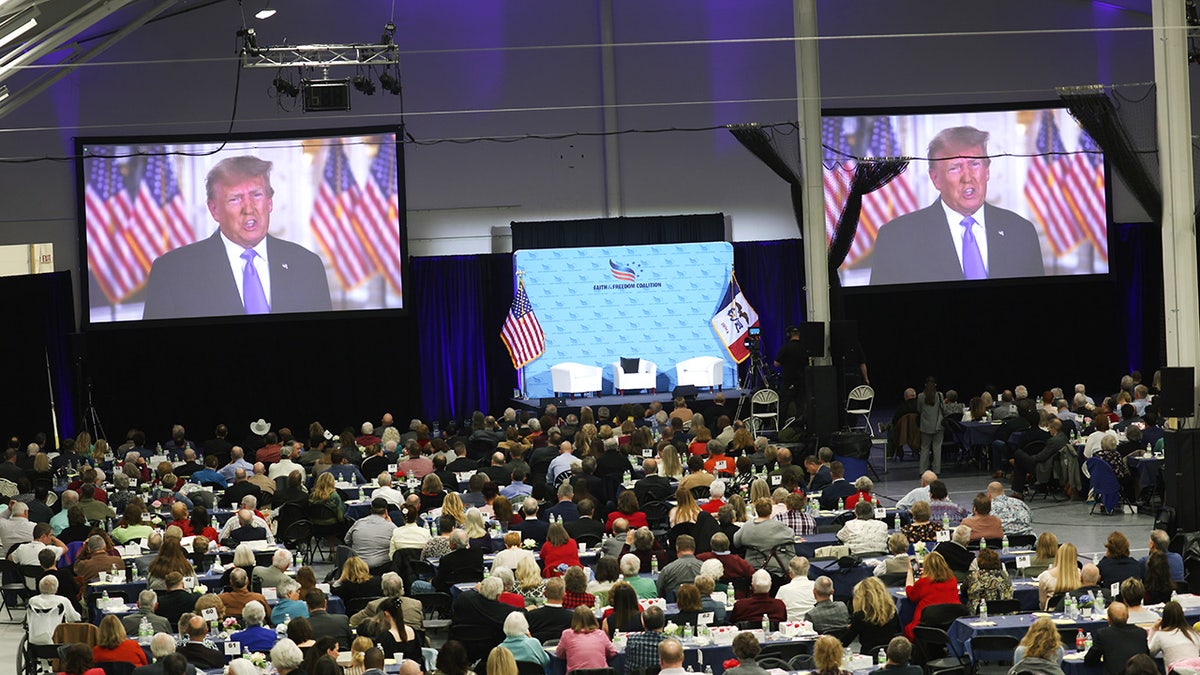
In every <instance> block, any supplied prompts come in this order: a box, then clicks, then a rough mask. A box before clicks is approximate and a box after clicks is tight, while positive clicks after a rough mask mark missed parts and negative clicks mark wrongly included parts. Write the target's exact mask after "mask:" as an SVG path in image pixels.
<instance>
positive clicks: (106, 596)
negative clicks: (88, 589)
mask: <svg viewBox="0 0 1200 675" xmlns="http://www.w3.org/2000/svg"><path fill="white" fill-rule="evenodd" d="M103 599H104V604H105V605H107V604H108V589H107V588H106V589H104V596H103Z"/></svg>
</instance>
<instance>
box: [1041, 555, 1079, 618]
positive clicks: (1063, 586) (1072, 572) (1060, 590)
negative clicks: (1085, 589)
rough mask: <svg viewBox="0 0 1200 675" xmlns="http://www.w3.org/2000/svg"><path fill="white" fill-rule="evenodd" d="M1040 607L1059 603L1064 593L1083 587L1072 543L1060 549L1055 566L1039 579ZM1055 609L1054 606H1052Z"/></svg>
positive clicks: (1043, 573)
mask: <svg viewBox="0 0 1200 675" xmlns="http://www.w3.org/2000/svg"><path fill="white" fill-rule="evenodd" d="M1037 584H1038V606H1040V607H1043V608H1044V607H1046V606H1047V604H1048V603H1049V601H1050V600H1052V599H1053V600H1054V601H1055V602H1057V600H1058V598H1057V597H1055V596H1061V595H1063V594H1064V593H1069V592H1071V591H1073V590H1075V589H1077V588H1079V587H1080V586H1081V585H1082V582H1081V581H1080V578H1079V562H1078V560H1077V553H1076V550H1075V545H1074V544H1071V543H1070V542H1068V543H1066V544H1063V545H1062V546H1060V547H1059V548H1058V553H1057V554H1056V555H1055V558H1054V566H1053V567H1050V568H1048V569H1047V570H1046V571H1045V572H1042V573H1041V574H1039V575H1038V577H1037ZM1050 606H1052V607H1053V605H1050Z"/></svg>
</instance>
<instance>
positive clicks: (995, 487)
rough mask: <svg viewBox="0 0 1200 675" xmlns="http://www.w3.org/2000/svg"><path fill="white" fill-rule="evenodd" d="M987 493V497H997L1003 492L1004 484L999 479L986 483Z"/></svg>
mask: <svg viewBox="0 0 1200 675" xmlns="http://www.w3.org/2000/svg"><path fill="white" fill-rule="evenodd" d="M987 493H988V496H989V497H999V496H1000V495H1002V494H1004V485H1003V484H1002V483H1000V481H992V482H990V483H988V486H987Z"/></svg>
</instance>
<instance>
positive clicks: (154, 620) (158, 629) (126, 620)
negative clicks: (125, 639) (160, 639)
mask: <svg viewBox="0 0 1200 675" xmlns="http://www.w3.org/2000/svg"><path fill="white" fill-rule="evenodd" d="M137 607H138V608H137V611H136V612H133V613H131V614H126V615H125V616H123V617H121V625H122V626H124V627H125V634H126V635H129V634H133V635H136V634H137V633H138V630H139V627H140V626H141V623H142V619H146V620H147V621H149V622H150V627H151V628H152V629H153V630H154V632H155V633H174V632H175V629H174V628H172V626H171V622H170V621H168V620H167V619H166V617H163V616H160V615H158V614H156V613H155V610H156V609H158V594H157V593H155V592H154V591H151V590H144V591H142V592H140V593H138V598H137Z"/></svg>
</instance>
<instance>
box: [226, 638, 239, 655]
mask: <svg viewBox="0 0 1200 675" xmlns="http://www.w3.org/2000/svg"><path fill="white" fill-rule="evenodd" d="M241 654H242V643H240V642H238V641H236V640H230V641H228V642H226V643H225V656H241Z"/></svg>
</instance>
